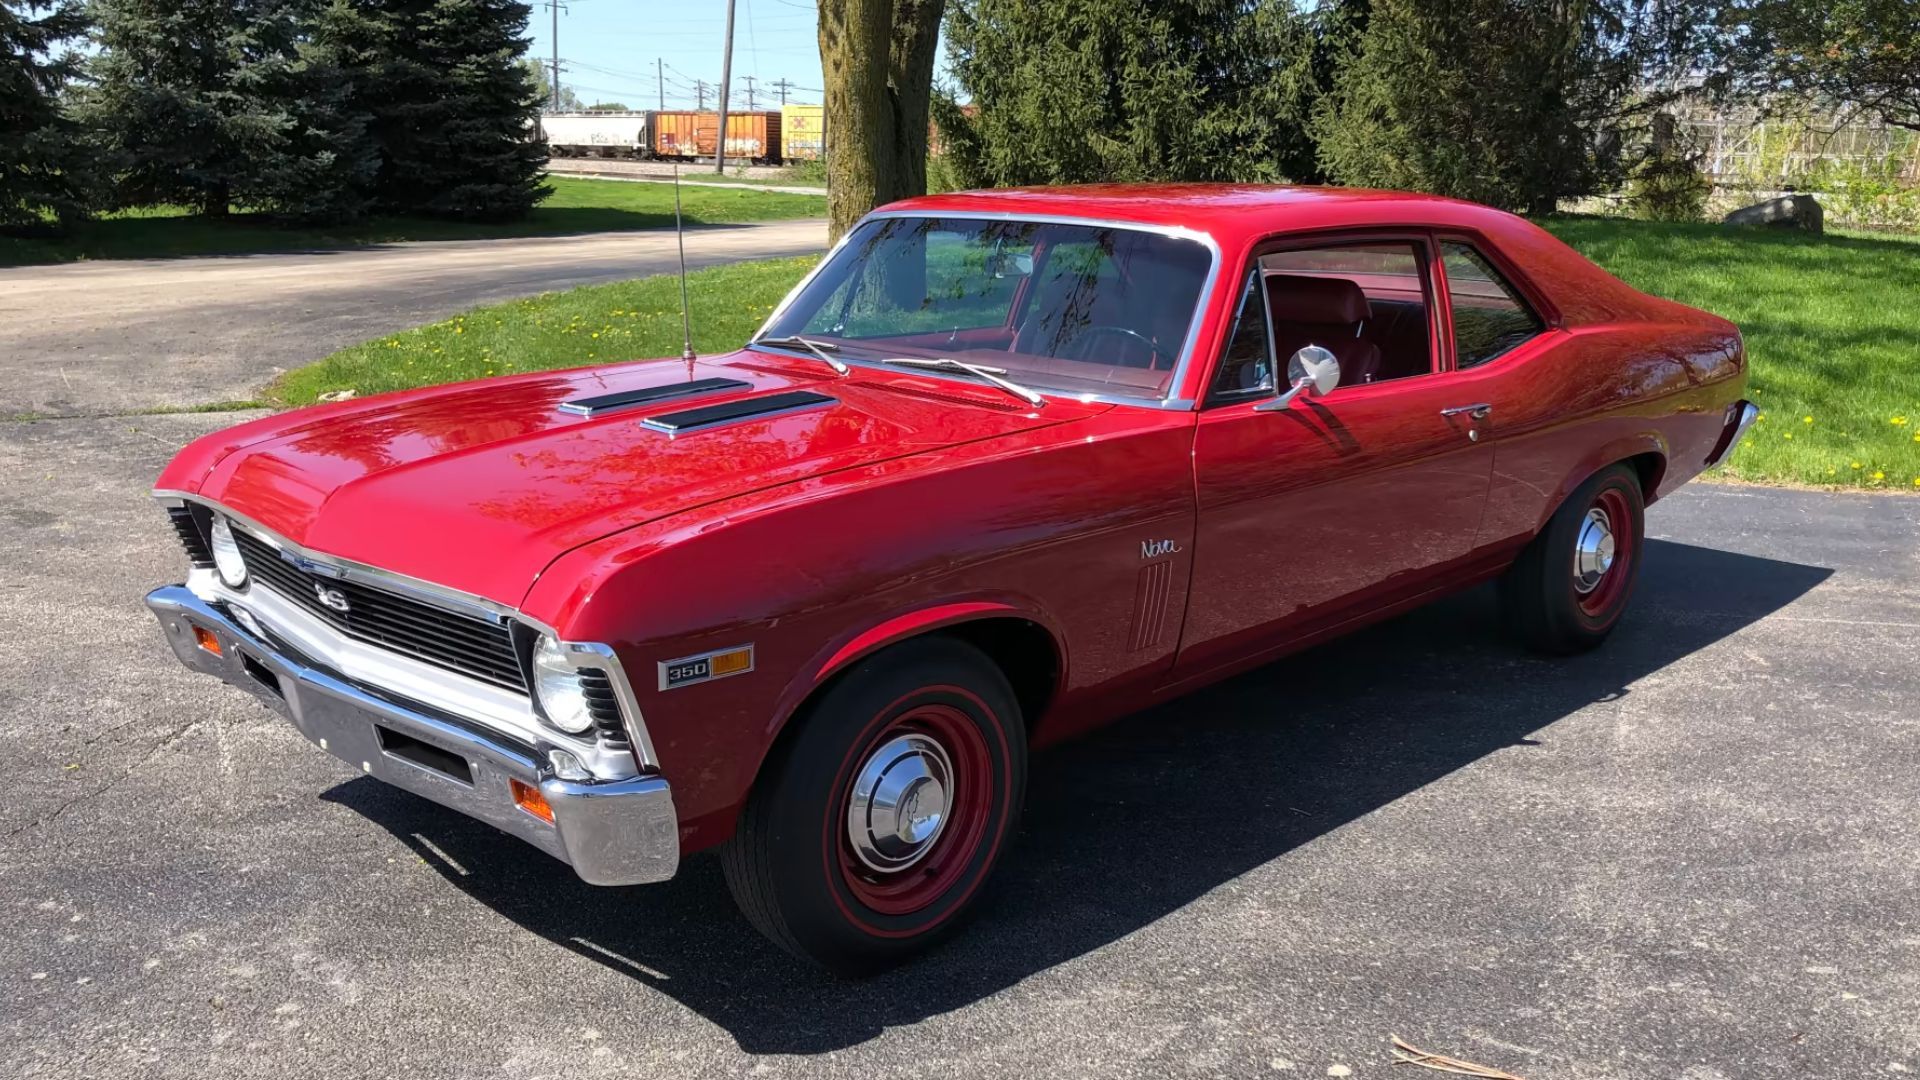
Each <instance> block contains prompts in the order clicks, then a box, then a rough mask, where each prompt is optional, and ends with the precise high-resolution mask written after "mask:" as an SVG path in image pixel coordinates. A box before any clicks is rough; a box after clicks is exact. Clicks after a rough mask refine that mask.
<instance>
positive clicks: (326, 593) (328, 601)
mask: <svg viewBox="0 0 1920 1080" xmlns="http://www.w3.org/2000/svg"><path fill="white" fill-rule="evenodd" d="M313 594H314V595H315V596H317V597H319V598H320V602H321V603H322V604H325V605H326V606H328V607H330V608H332V609H333V610H335V611H337V612H339V613H340V614H342V615H345V614H346V613H347V610H348V609H349V608H351V607H352V606H353V605H352V604H349V603H348V602H347V594H346V593H343V592H341V591H340V590H339V589H333V588H329V587H327V586H325V585H322V584H320V583H319V582H317V581H316V582H314V583H313Z"/></svg>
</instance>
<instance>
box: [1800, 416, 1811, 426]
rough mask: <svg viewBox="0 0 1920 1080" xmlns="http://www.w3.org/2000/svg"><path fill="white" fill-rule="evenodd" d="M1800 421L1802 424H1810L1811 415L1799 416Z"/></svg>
mask: <svg viewBox="0 0 1920 1080" xmlns="http://www.w3.org/2000/svg"><path fill="white" fill-rule="evenodd" d="M1800 422H1801V423H1803V424H1811V423H1813V417H1811V416H1803V417H1801V418H1800Z"/></svg>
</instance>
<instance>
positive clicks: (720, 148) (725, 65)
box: [713, 0, 733, 173]
mask: <svg viewBox="0 0 1920 1080" xmlns="http://www.w3.org/2000/svg"><path fill="white" fill-rule="evenodd" d="M732 79H733V0H727V43H726V51H724V52H722V53H721V54H720V136H719V137H718V138H716V139H714V140H713V171H714V172H717V173H725V172H726V171H727V84H728V83H729V82H730V81H731V80H732Z"/></svg>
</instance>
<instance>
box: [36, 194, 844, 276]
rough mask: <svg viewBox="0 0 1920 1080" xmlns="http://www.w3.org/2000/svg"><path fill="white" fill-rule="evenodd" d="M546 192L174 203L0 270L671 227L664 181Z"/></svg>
mask: <svg viewBox="0 0 1920 1080" xmlns="http://www.w3.org/2000/svg"><path fill="white" fill-rule="evenodd" d="M547 183H548V184H549V185H551V186H552V188H553V194H552V195H550V196H548V197H547V199H546V201H545V202H542V203H541V204H540V205H539V206H537V207H535V208H534V210H533V212H532V213H531V214H529V215H527V217H526V218H525V219H523V220H520V221H509V222H501V223H497V224H488V223H467V222H458V221H438V220H433V219H428V218H374V219H372V220H370V221H365V222H362V223H360V224H357V225H350V226H340V227H337V228H310V229H300V228H279V227H276V226H275V225H273V224H272V223H270V222H268V221H265V220H263V219H261V218H259V217H257V216H254V215H248V214H236V215H234V216H233V217H232V218H230V219H228V220H226V221H210V220H207V219H204V218H199V217H195V216H193V215H191V214H189V213H188V212H187V211H185V210H182V209H178V208H160V209H149V210H139V211H130V212H127V213H123V214H115V215H113V216H111V217H105V218H101V219H100V220H98V221H93V222H89V223H87V224H84V225H81V226H79V227H77V228H76V229H75V230H74V231H73V233H72V234H71V235H68V236H64V237H60V238H57V239H51V238H50V239H40V238H31V239H29V238H18V237H4V236H0V266H19V265H23V264H29V263H53V262H70V261H73V260H75V259H151V258H161V257H166V256H179V255H232V254H241V253H248V252H263V251H300V250H308V249H325V248H341V247H357V246H360V245H365V244H382V243H392V242H395V241H401V240H478V239H486V238H491V237H503V236H554V235H562V234H566V233H586V232H609V231H614V230H621V229H656V228H661V227H663V226H664V227H671V226H672V225H673V187H672V185H670V184H634V183H624V182H621V181H618V180H592V179H583V178H580V177H568V176H554V177H549V178H548V180H547ZM680 196H681V205H682V208H683V210H684V213H685V216H686V221H687V224H689V225H715V224H734V223H738V222H744V221H766V220H770V219H773V218H795V217H816V216H824V215H825V214H826V212H827V200H826V199H825V197H823V196H817V195H783V194H776V193H770V192H762V191H750V190H744V189H743V190H740V191H729V190H727V189H725V188H714V187H683V188H682V189H681V191H680Z"/></svg>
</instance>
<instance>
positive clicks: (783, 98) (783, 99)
mask: <svg viewBox="0 0 1920 1080" xmlns="http://www.w3.org/2000/svg"><path fill="white" fill-rule="evenodd" d="M773 85H774V86H776V87H778V88H779V90H780V107H781V108H783V109H784V108H786V107H787V87H789V86H792V85H793V83H791V82H789V81H787V80H786V79H781V80H780V81H778V82H776V83H774V84H773Z"/></svg>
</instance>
